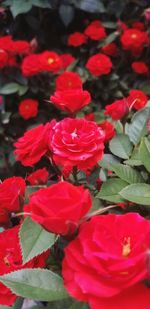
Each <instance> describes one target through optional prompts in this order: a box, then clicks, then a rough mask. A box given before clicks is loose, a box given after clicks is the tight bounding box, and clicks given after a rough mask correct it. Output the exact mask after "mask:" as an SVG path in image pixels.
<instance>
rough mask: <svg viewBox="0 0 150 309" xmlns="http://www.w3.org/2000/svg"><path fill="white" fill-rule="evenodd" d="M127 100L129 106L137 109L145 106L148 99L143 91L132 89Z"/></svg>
mask: <svg viewBox="0 0 150 309" xmlns="http://www.w3.org/2000/svg"><path fill="white" fill-rule="evenodd" d="M127 101H128V105H129V107H130V108H131V107H133V108H135V109H136V110H139V109H141V108H143V107H145V105H146V104H147V101H148V97H147V95H146V94H145V93H144V92H143V91H141V90H137V89H133V90H131V91H130V92H129V96H128V98H127Z"/></svg>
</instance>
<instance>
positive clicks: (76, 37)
mask: <svg viewBox="0 0 150 309" xmlns="http://www.w3.org/2000/svg"><path fill="white" fill-rule="evenodd" d="M86 42H87V37H86V36H85V35H84V34H83V33H81V32H74V33H72V34H70V35H69V37H68V45H70V46H73V47H78V46H81V45H83V44H85V43H86Z"/></svg>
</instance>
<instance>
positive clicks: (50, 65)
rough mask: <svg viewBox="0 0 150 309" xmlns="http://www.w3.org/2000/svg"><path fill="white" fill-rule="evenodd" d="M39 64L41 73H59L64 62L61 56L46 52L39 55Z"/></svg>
mask: <svg viewBox="0 0 150 309" xmlns="http://www.w3.org/2000/svg"><path fill="white" fill-rule="evenodd" d="M39 62H40V65H41V71H48V72H52V73H57V72H58V71H59V70H60V69H61V68H62V60H61V58H60V56H59V55H58V54H57V53H55V52H53V51H44V52H43V53H41V54H39Z"/></svg>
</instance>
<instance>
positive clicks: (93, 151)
mask: <svg viewBox="0 0 150 309" xmlns="http://www.w3.org/2000/svg"><path fill="white" fill-rule="evenodd" d="M104 138H105V135H104V132H103V131H102V130H101V129H100V128H98V126H97V124H96V123H95V122H92V121H87V120H85V119H71V118H65V119H63V120H61V121H60V122H58V123H56V124H55V125H54V126H53V129H52V130H51V134H50V139H49V147H50V149H51V151H52V155H53V159H54V161H55V163H56V164H58V165H60V166H61V167H63V168H68V169H69V168H70V169H71V168H72V167H73V166H77V167H78V168H79V169H81V170H85V171H87V170H88V169H90V168H93V167H94V166H95V165H96V164H97V162H98V160H100V159H101V158H102V155H103V149H104V143H103V142H104Z"/></svg>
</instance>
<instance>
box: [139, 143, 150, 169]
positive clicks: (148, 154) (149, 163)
mask: <svg viewBox="0 0 150 309" xmlns="http://www.w3.org/2000/svg"><path fill="white" fill-rule="evenodd" d="M139 150H140V160H141V162H142V163H143V165H144V166H145V168H146V169H147V171H148V172H150V142H149V140H148V139H147V138H146V137H145V138H143V139H142V141H141V144H140V148H139Z"/></svg>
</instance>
